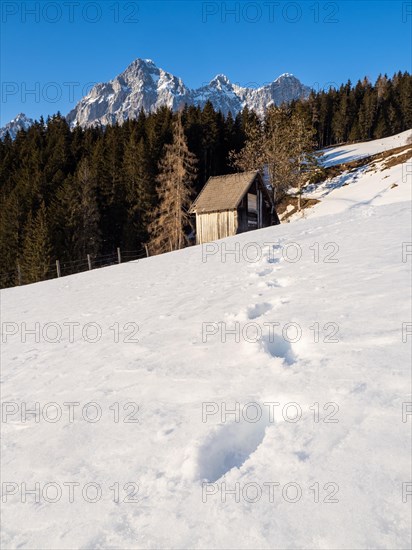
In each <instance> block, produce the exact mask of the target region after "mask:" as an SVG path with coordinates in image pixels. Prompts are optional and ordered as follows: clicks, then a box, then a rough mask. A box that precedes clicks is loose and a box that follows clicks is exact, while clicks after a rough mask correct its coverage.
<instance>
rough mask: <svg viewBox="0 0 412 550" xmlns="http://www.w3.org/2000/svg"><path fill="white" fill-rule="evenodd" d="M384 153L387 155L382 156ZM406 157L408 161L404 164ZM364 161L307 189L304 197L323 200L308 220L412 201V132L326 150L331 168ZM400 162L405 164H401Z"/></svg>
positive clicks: (325, 161) (326, 163) (325, 158)
mask: <svg viewBox="0 0 412 550" xmlns="http://www.w3.org/2000/svg"><path fill="white" fill-rule="evenodd" d="M408 144H410V145H409V147H407V145H408ZM400 148H401V149H400ZM402 148H403V149H402ZM392 150H393V153H391V151H392ZM383 152H386V154H384V155H381V156H379V153H383ZM405 158H406V159H409V161H408V162H405ZM361 159H365V163H364V164H363V162H361V163H360V166H358V167H350V166H349V167H348V169H346V170H343V171H342V173H339V174H338V175H337V176H335V177H333V178H331V179H328V180H326V181H325V182H323V183H321V184H320V185H309V186H307V187H306V188H305V189H304V194H303V197H304V198H308V199H317V200H319V201H320V204H316V205H315V206H314V207H313V208H309V209H307V210H305V212H304V216H305V217H314V216H316V217H319V216H325V215H328V214H337V213H340V212H344V211H348V210H349V211H350V210H351V209H352V208H355V209H356V208H358V207H359V205H364V206H367V205H369V206H371V207H373V206H380V205H384V204H391V203H394V202H404V201H411V200H412V185H411V178H412V168H411V163H412V130H407V131H406V132H402V133H401V134H398V135H395V136H391V137H388V138H385V139H377V140H374V141H368V142H363V143H357V144H353V145H351V146H349V147H348V146H344V147H334V148H331V149H327V150H326V151H325V154H324V156H323V158H322V163H323V164H324V166H326V167H328V166H334V165H337V164H338V163H339V162H340V163H345V164H347V163H351V162H352V161H356V160H361ZM400 160H403V162H398V161H400ZM299 217H301V215H300V214H295V215H294V217H292V218H291V219H298V218H299Z"/></svg>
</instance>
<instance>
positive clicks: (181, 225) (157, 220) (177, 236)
mask: <svg viewBox="0 0 412 550" xmlns="http://www.w3.org/2000/svg"><path fill="white" fill-rule="evenodd" d="M196 162H197V161H196V157H195V155H194V154H193V153H191V152H190V151H189V148H188V146H187V140H186V137H185V134H184V131H183V126H182V119H181V115H180V114H179V115H178V116H177V120H176V121H175V122H174V124H173V141H172V143H171V144H167V145H166V146H165V153H164V156H163V158H162V159H161V161H160V163H159V174H158V176H157V183H158V186H157V193H158V197H159V205H158V207H157V208H156V209H155V211H154V214H153V220H152V223H151V224H150V226H149V234H150V241H149V245H150V251H151V253H154V254H159V253H162V252H166V251H171V250H178V249H180V248H183V247H184V245H185V243H186V230H187V229H188V228H189V227H191V216H190V214H189V212H188V209H189V207H190V204H191V202H192V198H193V197H192V195H193V188H192V183H193V181H194V179H195V177H196Z"/></svg>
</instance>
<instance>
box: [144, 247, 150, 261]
mask: <svg viewBox="0 0 412 550" xmlns="http://www.w3.org/2000/svg"><path fill="white" fill-rule="evenodd" d="M144 247H145V250H146V257H147V258H148V257H149V249H148V248H147V244H145V245H144Z"/></svg>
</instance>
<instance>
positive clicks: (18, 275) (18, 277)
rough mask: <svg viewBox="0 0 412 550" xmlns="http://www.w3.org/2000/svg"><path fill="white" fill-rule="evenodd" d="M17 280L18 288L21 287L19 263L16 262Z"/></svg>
mask: <svg viewBox="0 0 412 550" xmlns="http://www.w3.org/2000/svg"><path fill="white" fill-rule="evenodd" d="M17 280H18V281H19V286H21V268H20V264H19V262H17Z"/></svg>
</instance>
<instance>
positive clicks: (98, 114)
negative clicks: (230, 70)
mask: <svg viewBox="0 0 412 550" xmlns="http://www.w3.org/2000/svg"><path fill="white" fill-rule="evenodd" d="M309 92H310V88H309V87H308V86H304V85H303V84H301V82H300V81H299V80H298V79H297V78H296V77H294V76H293V75H291V74H284V75H281V76H280V77H279V78H277V79H276V80H274V81H273V82H272V83H270V84H268V85H266V86H262V87H261V88H257V89H253V88H244V87H241V86H238V85H236V84H232V83H231V82H230V81H229V79H228V78H227V77H226V76H225V75H217V76H216V77H215V78H214V79H213V80H211V82H210V83H209V84H207V85H204V86H202V87H200V88H198V89H195V90H190V89H189V88H187V87H186V86H185V85H184V84H183V82H182V80H181V79H180V78H177V77H175V76H173V75H172V74H170V73H168V72H166V71H164V70H163V69H159V68H158V67H156V65H155V64H154V63H153V61H151V60H150V59H136V60H135V61H134V62H133V63H131V64H130V65H129V66H128V67H127V69H126V70H125V71H124V72H123V73H122V74H120V75H119V76H117V77H116V78H114V79H113V80H111V81H110V82H107V83H105V84H97V85H96V86H95V87H94V88H93V89H92V90H91V91H90V93H89V94H88V95H86V96H85V97H84V98H83V99H81V100H80V102H79V103H78V104H77V105H76V107H75V108H74V109H73V110H72V111H71V112H70V113H69V114H68V115H67V120H68V122H69V123H70V124H71V125H75V124H77V123H78V124H80V125H81V126H91V125H94V124H98V125H100V124H102V125H105V124H110V123H114V122H119V123H122V122H123V121H124V120H125V119H127V118H136V117H137V115H138V114H139V111H140V109H144V110H145V111H147V112H150V111H155V110H156V109H158V108H159V107H161V106H163V105H166V106H167V107H170V108H171V109H175V110H176V109H178V108H180V107H182V106H184V105H185V104H188V105H200V106H204V105H205V103H206V102H207V101H208V100H209V101H211V102H212V104H213V106H214V107H215V109H220V110H221V111H222V112H223V113H224V114H227V113H228V112H229V111H231V112H232V114H233V115H235V114H237V113H238V112H239V111H240V110H242V109H243V108H244V107H245V106H247V107H249V108H250V109H254V110H255V111H256V112H257V113H259V114H263V113H264V112H265V110H266V109H267V107H268V106H269V105H271V104H280V103H282V102H283V101H291V100H292V99H297V98H299V97H306V96H308V95H309Z"/></svg>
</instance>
